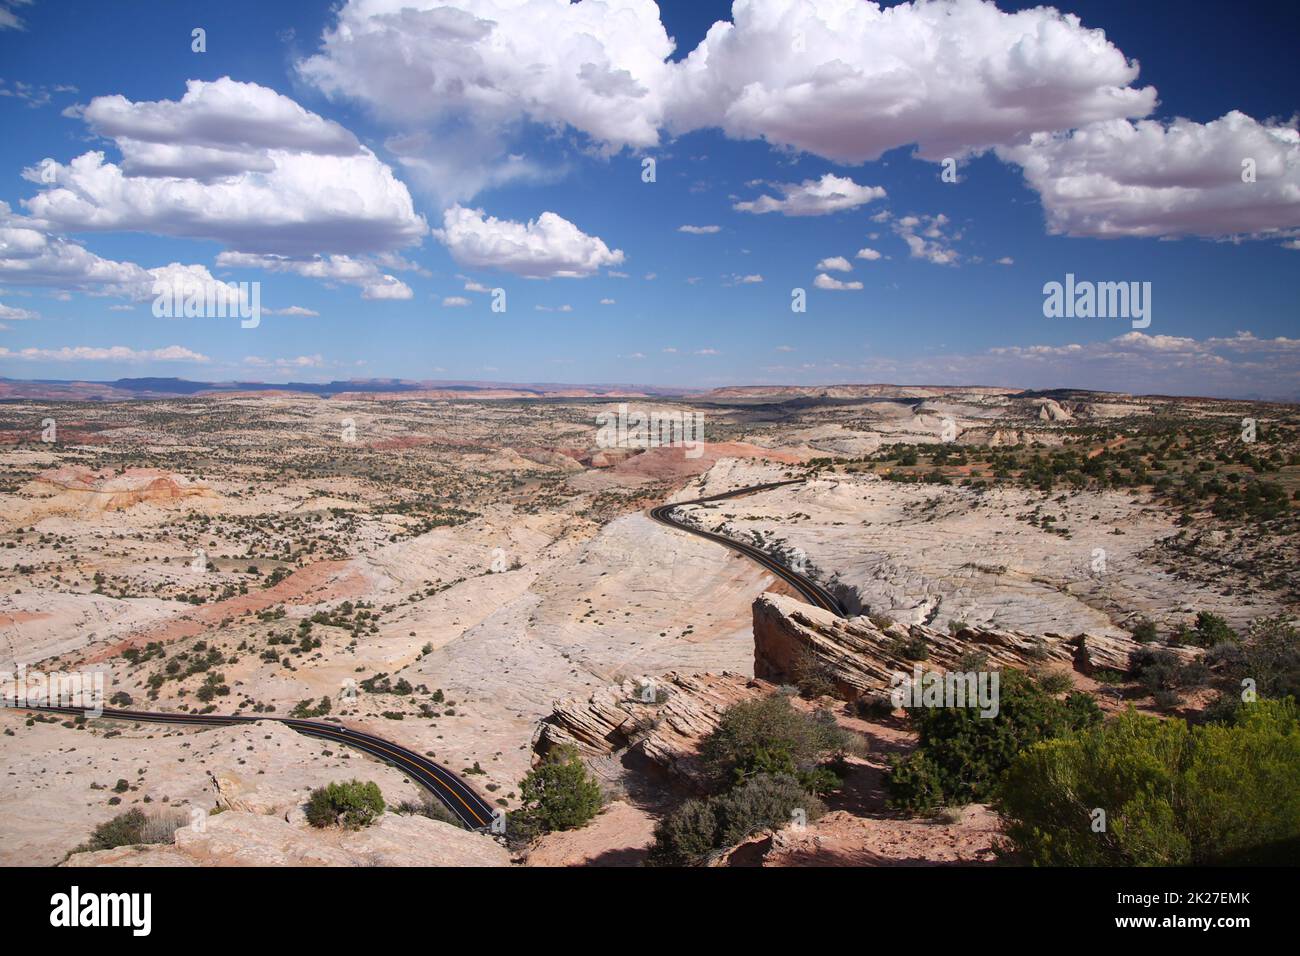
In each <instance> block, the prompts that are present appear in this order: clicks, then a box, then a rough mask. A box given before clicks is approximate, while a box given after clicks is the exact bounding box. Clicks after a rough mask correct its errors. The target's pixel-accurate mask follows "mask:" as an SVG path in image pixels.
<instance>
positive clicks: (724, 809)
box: [713, 774, 825, 846]
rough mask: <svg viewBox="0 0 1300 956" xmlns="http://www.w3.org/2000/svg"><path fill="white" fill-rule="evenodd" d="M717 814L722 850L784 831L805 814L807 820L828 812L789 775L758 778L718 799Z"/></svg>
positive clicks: (716, 801) (716, 799)
mask: <svg viewBox="0 0 1300 956" xmlns="http://www.w3.org/2000/svg"><path fill="white" fill-rule="evenodd" d="M713 803H714V812H715V814H716V815H717V820H718V834H719V838H720V839H721V841H722V846H735V845H736V844H737V843H739V842H740V841H741V840H743V839H745V838H746V837H747V836H749V835H750V834H751V833H757V832H758V831H760V830H766V829H769V828H775V827H782V826H785V825H786V824H788V823H789V822H790V821H791V820H792V819H793V814H794V811H796V810H802V811H803V812H804V813H805V814H806V815H807V816H806V819H808V820H815V819H817V817H819V816H821V815H822V813H823V812H824V811H825V807H824V806H823V805H822V802H821V801H820V800H818V799H817V798H816V797H815V796H813V795H812V794H811V793H809V792H808V791H807V790H805V789H804V787H803V784H802V783H800V782H799V780H798V778H796V777H792V776H789V775H788V774H759V775H758V776H756V777H751V778H750V779H748V780H746V781H745V782H744V783H743V784H741V785H740V786H739V787H736V788H735V789H733V790H731V791H729V792H728V793H725V794H723V795H722V796H720V797H715V798H714V800H713Z"/></svg>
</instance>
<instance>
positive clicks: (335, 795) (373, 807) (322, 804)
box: [307, 780, 384, 830]
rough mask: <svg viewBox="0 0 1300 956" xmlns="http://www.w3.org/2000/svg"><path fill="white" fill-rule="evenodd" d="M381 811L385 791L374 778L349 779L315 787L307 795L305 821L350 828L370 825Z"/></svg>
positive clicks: (314, 824) (317, 824) (356, 828)
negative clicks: (364, 779)
mask: <svg viewBox="0 0 1300 956" xmlns="http://www.w3.org/2000/svg"><path fill="white" fill-rule="evenodd" d="M383 812H384V795H383V794H382V793H381V792H380V791H379V785H378V784H376V783H375V782H374V781H369V780H368V781H366V782H364V783H363V782H362V781H360V780H349V781H347V782H346V783H331V784H327V785H326V786H324V787H317V788H316V789H315V790H313V791H312V792H311V796H309V797H308V798H307V822H308V823H310V824H311V825H312V826H314V827H328V826H333V825H334V824H336V823H341V824H342V825H343V826H345V827H348V828H349V829H352V830H358V829H360V828H361V827H365V826H369V825H370V824H371V823H373V822H374V821H375V819H376V818H377V817H378V816H379V815H380V814H381V813H383Z"/></svg>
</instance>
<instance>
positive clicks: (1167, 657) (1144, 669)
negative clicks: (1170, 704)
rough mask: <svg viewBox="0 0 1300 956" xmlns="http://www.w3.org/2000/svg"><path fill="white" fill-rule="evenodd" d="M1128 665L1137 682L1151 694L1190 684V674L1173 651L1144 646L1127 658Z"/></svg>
mask: <svg viewBox="0 0 1300 956" xmlns="http://www.w3.org/2000/svg"><path fill="white" fill-rule="evenodd" d="M1129 667H1130V669H1131V670H1132V673H1133V676H1134V677H1136V678H1137V681H1138V683H1139V684H1141V685H1142V687H1143V688H1144V689H1145V690H1147V691H1148V692H1149V693H1151V694H1157V693H1159V692H1160V691H1170V690H1177V689H1178V688H1180V687H1190V686H1192V680H1191V677H1192V674H1191V673H1189V672H1188V671H1187V670H1186V668H1185V666H1184V664H1183V659H1182V658H1181V657H1179V656H1178V655H1177V654H1175V653H1174V652H1173V651H1167V650H1163V649H1158V648H1151V647H1144V648H1142V649H1141V650H1138V651H1135V652H1134V653H1133V655H1132V656H1131V657H1130V658H1129Z"/></svg>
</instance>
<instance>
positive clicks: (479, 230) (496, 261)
mask: <svg viewBox="0 0 1300 956" xmlns="http://www.w3.org/2000/svg"><path fill="white" fill-rule="evenodd" d="M433 234H434V236H436V237H437V238H438V240H439V241H440V242H442V244H443V245H445V246H446V247H447V250H448V251H449V252H450V253H451V256H452V258H453V259H455V260H456V261H457V262H458V263H460V264H461V265H463V266H466V267H468V268H475V269H478V268H488V269H499V270H501V271H503V272H512V273H514V274H515V275H520V276H525V277H527V278H533V279H550V278H557V277H564V278H577V277H582V276H589V275H592V274H593V273H595V272H596V271H597V270H599V269H601V268H604V267H606V266H616V265H620V264H621V263H622V262H623V259H624V256H623V252H622V250H619V249H614V250H612V251H611V250H610V248H609V246H607V245H606V244H605V242H604V240H602V239H600V238H598V237H597V236H589V235H587V234H586V233H584V232H583V231H582V230H581V229H579V228H578V227H577V226H575V225H574V224H573V223H571V222H569V220H567V219H565V218H564V217H563V216H560V215H557V214H556V213H553V212H544V213H542V214H541V215H540V216H538V217H537V218H536V219H532V220H529V221H528V222H526V223H522V222H514V221H513V220H509V219H497V218H496V217H494V216H487V215H485V214H484V212H483V210H482V209H466V208H465V207H463V206H459V205H457V206H452V207H451V208H450V209H448V210H447V211H446V212H445V213H444V215H443V226H442V228H441V229H435V230H434V231H433Z"/></svg>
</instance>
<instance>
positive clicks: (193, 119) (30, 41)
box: [0, 0, 1300, 399]
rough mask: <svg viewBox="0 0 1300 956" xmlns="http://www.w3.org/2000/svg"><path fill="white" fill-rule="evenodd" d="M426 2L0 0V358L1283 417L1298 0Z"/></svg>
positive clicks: (33, 374)
mask: <svg viewBox="0 0 1300 956" xmlns="http://www.w3.org/2000/svg"><path fill="white" fill-rule="evenodd" d="M408 5H409V6H411V7H419V8H434V7H438V6H442V7H444V8H445V7H450V8H455V10H456V15H455V18H454V19H448V17H450V16H451V15H450V14H447V13H446V12H443V13H436V12H430V11H429V10H421V11H420V12H418V14H417V13H416V11H408V14H407V15H406V16H407V19H405V20H402V19H400V17H401V16H402V14H400V13H399V12H398V11H399V10H400V8H401V7H402V6H403V4H401V3H398V2H396V0H393V2H387V0H350V2H348V3H346V4H340V5H335V6H334V7H331V6H330V5H327V4H324V3H307V2H293V3H266V2H259V3H252V2H243V0H228V2H222V3H220V4H217V3H200V2H193V3H175V4H161V5H151V6H150V8H149V11H148V14H147V16H146V15H144V13H143V12H142V11H143V9H144V8H142V7H141V6H140V5H139V4H135V3H128V2H111V0H105V2H93V3H92V2H74V3H58V4H56V3H53V2H46V0H34V2H26V3H14V2H12V0H10V2H0V124H2V126H0V128H3V130H4V133H5V135H4V136H3V137H0V201H3V202H4V203H5V204H7V206H5V207H0V213H3V217H2V218H0V237H6V238H0V326H3V329H0V375H5V376H9V377H15V378H60V379H70V378H75V379H92V380H100V379H114V378H118V377H129V376H138V375H178V376H181V377H185V378H191V379H202V380H231V379H239V380H258V381H289V380H294V381H324V380H330V379H346V378H353V377H356V378H368V377H397V378H409V379H486V380H496V381H517V382H522V381H531V382H540V381H563V382H578V383H581V382H591V383H611V382H620V383H653V384H659V385H677V386H690V387H709V386H715V385H722V384H745V383H767V382H788V383H792V384H811V383H836V382H880V381H892V382H904V383H933V384H947V383H953V384H959V383H968V384H998V385H1022V386H1030V387H1047V386H1079V387H1098V388H1115V389H1124V390H1131V391H1141V392H1176V393H1203V394H1222V395H1240V396H1245V397H1274V398H1288V399H1295V398H1298V397H1300V342H1297V341H1296V339H1297V336H1298V335H1300V332H1298V327H1300V323H1298V322H1297V305H1296V296H1295V281H1294V279H1295V276H1296V273H1297V269H1296V266H1297V264H1298V263H1300V248H1297V247H1300V239H1298V238H1297V237H1298V236H1300V146H1297V140H1296V134H1295V119H1294V117H1295V115H1296V112H1297V110H1300V97H1298V96H1297V89H1296V82H1295V79H1294V75H1293V73H1294V71H1293V69H1291V68H1289V67H1288V64H1291V65H1292V66H1293V50H1294V46H1295V42H1296V40H1297V37H1298V35H1300V31H1298V30H1297V29H1296V27H1297V13H1296V12H1295V10H1294V8H1293V7H1292V6H1291V5H1289V4H1278V5H1276V6H1270V5H1265V4H1262V3H1247V4H1242V5H1240V6H1238V7H1234V8H1233V9H1232V11H1231V12H1224V11H1223V9H1222V8H1221V6H1220V5H1217V4H1214V5H1211V4H1206V5H1204V6H1197V5H1194V4H1182V3H1172V2H1170V3H1165V2H1145V3H1143V4H1129V3H1099V2H1089V3H1073V4H1067V5H1065V6H1064V7H1063V8H1062V9H1063V10H1064V11H1065V12H1068V13H1074V14H1078V16H1079V18H1080V20H1081V21H1082V22H1081V25H1080V24H1078V23H1075V22H1074V21H1072V20H1064V19H1062V18H1061V17H1060V16H1059V15H1057V14H1056V13H1054V12H1050V11H1044V10H1042V9H1036V8H1034V7H1032V6H1031V5H1027V4H1024V5H1018V4H1009V3H1005V2H1003V3H999V4H997V5H996V6H994V5H993V4H986V3H979V2H977V0H966V2H963V3H960V4H957V6H956V7H955V8H952V9H948V8H946V7H945V5H944V4H922V5H920V6H919V7H918V6H913V5H911V4H906V5H901V7H900V9H899V10H893V11H890V14H891V15H893V19H891V18H889V17H886V18H883V19H882V18H879V17H876V16H874V14H871V15H867V14H863V13H862V11H861V10H859V9H856V8H870V9H869V11H868V12H869V13H870V11H874V9H875V8H874V5H873V4H869V3H865V2H863V3H854V2H853V0H816V2H810V3H805V4H803V5H798V4H792V3H786V2H782V0H756V2H755V3H754V4H753V5H752V6H753V8H755V9H756V10H757V11H758V12H752V11H751V13H750V14H748V19H744V20H743V22H742V17H741V13H740V11H739V10H738V11H737V13H736V14H735V20H736V24H735V27H734V28H732V29H730V30H723V31H722V32H716V31H719V29H720V28H719V27H714V30H715V35H714V36H715V37H716V40H715V39H712V38H711V40H710V43H709V50H708V56H707V57H704V56H701V55H700V54H701V51H700V50H697V49H696V48H697V46H698V45H699V44H700V43H701V41H702V40H703V39H704V38H705V34H706V32H707V31H709V29H710V27H711V26H713V24H714V23H715V22H717V21H723V22H726V21H730V20H732V19H733V13H732V11H731V8H730V5H729V4H728V3H712V2H693V3H680V4H678V3H665V4H662V5H661V6H662V9H655V7H654V5H653V4H652V3H649V2H648V0H616V2H611V3H609V4H607V5H597V4H593V3H591V2H590V0H588V2H585V3H583V4H578V5H576V6H575V7H572V8H569V9H568V10H565V9H563V4H558V3H557V0H462V2H458V0H446V2H444V3H438V4H435V3H433V2H428V3H422V2H414V0H411V2H409V3H408ZM597 7H599V9H596V8H597ZM848 7H854V8H855V9H853V10H848V9H847V8H848ZM1014 11H1025V12H1023V13H1020V14H1018V15H1016V16H1013V15H1012V14H1013V13H1014ZM846 17H847V19H844V18H846ZM837 18H839V19H837ZM341 25H342V26H343V27H344V29H340V26H341ZM195 27H201V28H203V29H204V30H205V31H206V52H202V53H196V52H193V51H192V49H191V45H192V39H191V31H192V30H193V29H194V28H195ZM1094 28H1101V29H1104V30H1105V38H1104V40H1101V39H1099V38H1098V37H1096V36H1095V35H1093V34H1090V33H1089V32H1088V31H1089V30H1091V29H1094ZM827 31H828V32H827ZM722 33H726V34H727V35H726V36H723V35H722ZM363 36H364V37H368V39H364V40H363V39H359V38H361V37H363ZM669 36H671V37H672V38H673V39H674V40H675V49H672V50H671V51H670V50H669V47H668V46H667V45H666V38H667V37H669ZM918 36H920V37H922V40H923V42H917V43H915V44H914V45H913V43H912V41H913V40H914V39H915V38H916V37H918ZM773 44H777V45H778V46H779V49H778V48H777V47H774V46H773ZM1098 44H1100V46H1098ZM692 51H695V52H692ZM688 54H689V55H690V56H689V57H688ZM964 57H965V58H969V62H967V61H966V60H964V59H963V58H964ZM1131 60H1136V61H1140V72H1136V73H1135V72H1134V71H1133V68H1132V64H1131V63H1129V62H1128V61H1131ZM583 64H586V66H585V67H584V66H583ZM837 71H838V72H837ZM225 78H228V80H227V79H225ZM192 81H203V84H208V85H207V86H206V87H204V86H203V85H202V84H200V86H199V87H193V86H191V87H190V88H189V89H190V90H191V92H190V93H189V94H187V83H191V82H192ZM1151 88H1154V89H1151ZM1117 91H1118V92H1117ZM114 98H116V99H114ZM1230 111H1236V112H1235V113H1230ZM1225 115H1226V116H1227V117H1237V118H1235V119H1226V118H1225ZM1176 118H1181V119H1182V121H1183V125H1181V126H1180V125H1178V124H1177V123H1175V120H1176ZM1130 130H1131V131H1133V136H1134V137H1136V138H1133V139H1129V138H1128V133H1129V131H1130ZM1139 133H1140V134H1141V135H1139ZM1034 136H1037V137H1039V140H1034V139H1032V137H1034ZM1044 137H1046V138H1047V140H1046V141H1040V140H1042V138H1044ZM93 151H101V152H102V153H103V158H102V160H95V159H94V157H93V155H92V156H89V157H88V156H87V155H86V154H93ZM948 156H953V157H955V158H956V159H957V161H958V167H957V168H958V181H957V182H955V183H952V182H944V181H942V179H941V175H940V174H941V172H942V169H943V166H942V160H943V159H944V158H947V157H948ZM1245 156H1250V157H1251V158H1252V159H1254V160H1255V161H1256V162H1257V163H1258V168H1259V173H1258V179H1257V181H1256V182H1255V183H1253V184H1249V185H1247V184H1242V183H1241V182H1240V181H1239V173H1238V165H1239V161H1240V157H1245ZM78 157H82V159H81V160H78V161H77V163H74V160H76V159H77V158H78ZM214 157H215V158H214ZM646 157H652V158H653V159H654V161H655V163H656V181H655V182H653V183H646V182H643V181H642V168H643V167H642V164H643V160H644V159H645V158H646ZM212 162H217V163H218V164H219V165H220V167H221V168H220V169H219V170H218V171H217V172H213V171H212V170H211V169H210V168H209V166H207V165H205V164H208V163H212ZM46 163H48V166H49V170H50V173H49V176H48V178H47V179H43V178H42V175H41V169H42V165H43V164H46ZM151 164H153V165H151ZM159 164H161V166H164V167H166V168H160V165H159ZM24 170H27V173H26V175H24ZM1034 170H1037V172H1036V173H1034V172H1033V171H1034ZM825 177H834V178H832V179H826V178H825ZM882 190H883V194H882V193H881V191H882ZM827 193H830V194H832V198H831V199H830V200H827V199H826V196H825V194H827ZM765 196H766V197H771V199H770V200H769V201H768V203H767V204H768V205H772V206H775V207H777V208H775V209H774V211H770V212H766V213H758V212H755V211H747V208H748V209H750V210H753V209H754V208H755V207H753V206H748V207H747V204H751V203H754V202H755V201H757V200H761V197H765ZM836 197H838V198H836ZM783 198H793V199H794V200H796V202H795V203H794V204H793V205H784V206H783V205H782V203H781V202H780V200H782V199H783ZM800 203H803V205H802V206H800ZM757 208H763V207H762V205H761V204H760V206H758V207H757ZM800 209H802V211H804V212H813V213H815V214H803V215H793V214H789V213H791V212H795V211H799V210H800ZM449 210H451V212H450V213H449V212H448V211H449ZM544 213H550V214H552V217H558V218H552V220H551V222H550V225H549V226H530V224H532V223H536V222H537V221H538V219H539V217H541V216H542V215H543V214H544ZM453 223H454V225H453ZM682 226H693V227H706V228H707V230H708V231H701V232H694V233H691V232H683V231H681V227H682ZM715 227H716V228H715ZM521 243H522V244H523V245H525V246H527V247H528V248H527V250H525V251H522V252H521V249H520V244H521ZM859 250H873V253H869V254H868V255H875V256H876V257H875V258H859V257H857V253H858V252H859ZM331 257H333V258H331ZM339 257H346V260H344V259H341V258H339ZM837 259H842V260H843V261H842V262H836V261H835V260H837ZM825 260H831V261H830V262H829V263H828V262H826V261H825ZM171 263H177V264H179V265H180V266H182V267H186V268H187V269H195V268H198V269H200V270H206V273H205V274H206V275H210V276H212V277H215V278H217V279H221V280H227V281H248V282H253V281H257V282H260V283H261V304H262V307H263V309H264V310H266V312H265V313H264V314H263V317H262V320H261V323H260V325H259V326H257V327H256V328H248V329H245V328H241V327H240V324H239V322H238V321H237V320H232V319H227V318H188V319H186V318H156V317H155V316H154V315H153V314H152V311H151V302H152V295H151V289H150V288H149V285H150V283H151V281H152V280H153V279H154V278H156V277H157V275H158V273H157V272H150V271H149V270H159V269H162V268H163V267H167V266H168V265H169V264H171ZM837 265H838V266H839V267H838V268H837V267H836V266H837ZM845 266H847V268H844V267H845ZM1066 273H1073V274H1075V275H1076V276H1077V277H1079V278H1080V279H1089V280H1094V281H1122V282H1129V281H1135V282H1149V283H1151V286H1150V288H1151V290H1152V291H1151V297H1152V300H1151V318H1152V321H1151V324H1150V326H1149V327H1146V328H1144V329H1142V330H1141V332H1140V333H1139V332H1135V331H1134V330H1133V329H1132V328H1131V327H1130V322H1129V320H1128V319H1125V318H1110V319H1100V318H1094V319H1084V318H1076V319H1049V318H1045V317H1044V315H1043V308H1042V305H1043V285H1044V283H1046V282H1049V281H1053V280H1056V281H1061V280H1063V279H1064V277H1065V275H1066ZM190 274H194V273H190ZM818 276H822V277H823V279H824V281H822V282H820V284H819V280H818ZM759 277H761V281H760V278H759ZM836 283H840V284H843V285H845V286H848V287H842V288H836V289H831V288H825V287H822V286H829V285H834V284H836ZM858 283H860V287H857V285H856V284H858ZM467 287H468V288H467ZM495 288H501V289H504V290H505V291H506V301H507V308H506V311H505V312H504V313H498V312H493V311H492V310H491V308H490V302H491V296H490V294H488V293H486V292H484V291H475V290H476V289H484V290H487V289H495ZM797 288H798V289H804V290H805V291H806V300H807V309H806V311H805V312H802V313H798V312H793V311H792V310H791V298H792V290H794V289H797ZM289 309H293V310H294V311H300V312H308V313H315V314H304V315H289V314H273V313H275V312H282V311H284V310H289Z"/></svg>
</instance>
